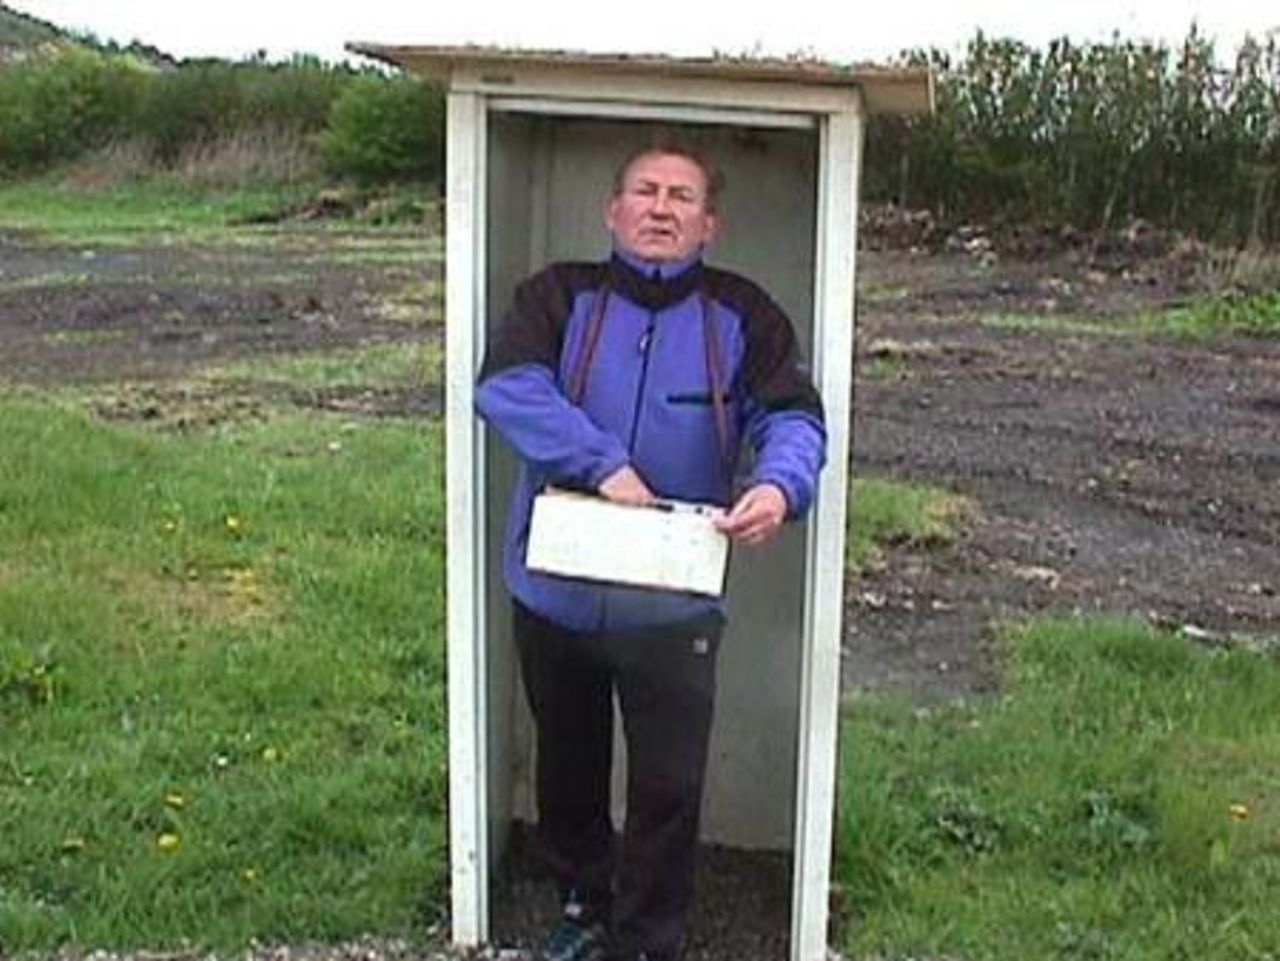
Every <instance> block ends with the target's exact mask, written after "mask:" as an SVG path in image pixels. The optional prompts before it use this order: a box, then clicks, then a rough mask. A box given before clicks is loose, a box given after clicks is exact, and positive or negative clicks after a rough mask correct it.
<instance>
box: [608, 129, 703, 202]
mask: <svg viewBox="0 0 1280 961" xmlns="http://www.w3.org/2000/svg"><path fill="white" fill-rule="evenodd" d="M654 154H660V155H663V156H668V157H683V158H684V159H685V160H688V161H689V162H690V163H692V164H694V165H695V166H696V167H697V168H698V169H699V170H701V171H702V177H703V179H704V180H705V181H706V183H707V198H706V207H707V210H708V211H710V212H712V213H714V212H715V210H716V206H717V204H718V203H719V201H720V194H721V193H722V192H723V191H724V174H722V173H721V172H720V169H719V168H718V167H716V166H715V165H714V164H713V163H711V161H709V160H708V159H707V158H706V156H705V155H704V154H703V153H702V152H701V151H699V150H697V149H695V148H694V147H691V146H689V145H688V144H687V143H685V142H684V141H682V140H679V139H677V138H675V137H668V136H659V137H655V138H653V139H652V140H650V141H649V142H647V143H645V144H643V145H641V146H639V147H636V148H635V149H634V150H632V151H631V152H630V153H628V154H627V155H626V156H625V157H624V158H623V159H622V163H620V164H618V167H617V169H616V170H614V172H613V196H615V197H617V196H619V195H620V194H621V193H622V191H623V189H624V188H625V187H626V181H627V171H629V170H630V169H631V167H632V165H633V164H634V163H635V162H636V161H637V160H639V159H640V158H641V157H650V156H653V155H654Z"/></svg>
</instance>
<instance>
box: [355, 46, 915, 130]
mask: <svg viewBox="0 0 1280 961" xmlns="http://www.w3.org/2000/svg"><path fill="white" fill-rule="evenodd" d="M346 49H347V50H348V51H350V52H351V53H356V54H360V55H361V56H365V57H371V58H372V59H374V60H379V61H381V62H383V63H387V64H391V65H392V66H396V67H402V68H404V69H406V70H409V71H412V72H413V73H417V74H421V75H423V76H426V77H428V78H430V79H432V80H436V81H438V82H440V83H443V84H448V82H449V79H450V77H451V76H452V75H453V73H454V71H455V70H457V69H458V68H459V67H472V68H479V69H485V68H493V69H502V68H508V69H509V68H511V67H513V66H528V67H536V68H540V69H550V70H563V71H569V70H583V69H593V70H601V71H604V72H607V73H612V74H629V75H633V76H635V75H646V74H649V75H653V74H662V75H664V76H667V77H672V78H681V77H687V78H690V79H694V78H697V79H714V80H738V81H743V82H763V81H772V82H781V83H798V84H805V85H812V86H828V87H832V86H838V87H858V88H860V89H861V90H862V93H863V97H864V99H865V102H866V107H867V110H868V112H870V113H889V114H927V113H932V112H933V110H934V96H935V95H934V77H933V72H932V71H931V70H930V69H929V68H928V67H885V66H878V65H849V66H846V65H841V64H832V63H828V62H825V61H819V60H810V59H801V58H795V59H768V58H757V57H748V56H743V57H700V58H682V57H669V56H663V55H658V54H628V53H585V52H582V51H572V50H525V49H515V48H507V47H491V46H481V45H473V46H455V47H444V46H418V45H391V44H377V43H348V44H347V45H346Z"/></svg>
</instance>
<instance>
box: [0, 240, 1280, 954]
mask: <svg viewBox="0 0 1280 961" xmlns="http://www.w3.org/2000/svg"><path fill="white" fill-rule="evenodd" d="M890 233H891V231H881V232H879V233H876V232H870V233H869V235H868V240H869V243H868V246H869V247H870V248H872V249H868V250H867V251H866V252H864V254H863V255H862V257H861V260H860V278H859V286H860V292H861V293H860V307H859V328H858V329H859V333H858V343H859V354H858V362H857V382H856V395H855V409H856V414H855V417H854V461H855V467H856V469H857V470H859V471H860V472H864V473H874V474H879V475H887V476H893V477H897V478H904V479H912V480H918V481H925V482H929V483H932V484H936V485H940V486H943V487H946V488H949V489H951V490H954V491H957V492H959V493H961V494H963V495H965V496H966V497H968V498H970V499H972V501H973V503H974V504H975V505H976V511H975V513H974V515H973V517H972V518H971V519H970V520H969V521H968V522H967V523H966V525H965V534H964V536H963V537H962V538H961V539H960V540H959V541H958V542H957V543H955V544H953V545H951V546H946V547H938V546H928V545H921V546H912V545H900V546H898V547H896V548H894V549H892V550H891V551H889V552H888V554H887V556H886V559H885V563H884V564H883V566H882V567H881V568H879V569H877V570H875V571H873V572H871V573H869V574H867V575H865V576H863V577H862V578H860V579H859V580H857V581H855V582H851V583H850V585H849V589H848V592H847V607H848V614H849V616H848V619H847V622H848V626H847V637H846V652H845V653H846V656H845V659H844V677H843V684H844V689H845V691H846V693H847V695H848V696H850V697H855V696H857V694H858V693H859V692H861V691H868V690H894V691H900V692H904V693H906V694H907V695H908V696H910V697H911V698H913V699H915V700H917V701H920V702H927V701H931V700H937V699H940V698H954V697H968V696H975V695H980V694H981V693H983V692H985V691H989V690H991V689H992V688H993V687H994V685H995V684H996V672H995V670H994V667H993V664H994V660H993V651H992V645H991V641H992V639H993V628H994V627H995V625H997V624H999V623H1000V622H1002V621H1008V620H1016V619H1019V618H1023V617H1026V616H1027V615H1029V614H1033V613H1036V612H1046V611H1052V612H1077V611H1083V612H1106V613H1116V614H1128V615H1136V616H1138V617H1141V618H1148V619H1151V620H1153V621H1155V622H1157V623H1160V624H1165V625H1170V626H1174V627H1178V628H1180V629H1183V630H1184V631H1186V632H1187V633H1189V634H1190V635H1192V636H1195V637H1199V638H1201V639H1203V640H1204V641H1205V642H1206V643H1214V644H1231V645H1236V644H1244V645H1258V646H1272V645H1274V644H1275V642H1276V639H1277V638H1280V550H1278V548H1280V343H1277V342H1275V341H1263V340H1246V339H1236V338H1226V339H1220V340H1215V341H1212V342H1207V343H1205V342H1199V343H1197V342H1188V341H1179V340H1176V339H1172V338H1160V337H1154V336H1145V337H1136V336H1120V335H1109V334H1099V333H1096V332H1094V333H1090V332H1081V331H1080V330H1078V329H1076V328H1074V327H1072V326H1071V324H1070V323H1066V322H1065V321H1069V320H1070V319H1072V318H1090V319H1095V320H1098V319H1101V320H1103V321H1107V320H1108V319H1109V318H1119V317H1122V316H1124V315H1126V314H1131V313H1132V312H1134V311H1137V310H1140V309H1143V308H1147V307H1157V306H1161V305H1168V304H1176V303H1180V302H1183V301H1185V300H1187V299H1189V298H1191V297H1192V296H1193V295H1194V294H1195V293H1196V292H1197V291H1198V290H1199V289H1200V288H1201V286H1202V284H1203V276H1204V266H1205V265H1204V263H1203V258H1202V257H1201V256H1200V255H1199V254H1197V253H1196V252H1195V251H1194V250H1192V251H1188V250H1185V249H1178V248H1175V247H1170V245H1168V244H1164V245H1159V244H1157V245H1156V246H1155V249H1151V248H1150V247H1149V246H1148V247H1143V245H1142V244H1132V243H1131V244H1128V245H1126V244H1124V243H1117V244H1111V245H1097V244H1094V245H1090V246H1082V245H1080V244H1075V243H1056V242H1054V243H1048V244H1031V245H1023V248H1022V249H1021V250H1020V251H1019V250H1015V252H1014V253H1012V254H1010V253H1008V252H1006V253H997V252H996V251H995V250H994V249H992V247H991V245H990V244H988V243H987V242H985V240H983V239H982V238H980V237H979V238H976V239H975V238H965V237H961V238H960V239H959V241H958V242H955V243H950V244H939V245H935V247H936V248H937V249H933V250H931V251H927V252H922V251H920V250H918V249H916V248H913V247H912V246H911V243H910V242H909V241H905V242H899V241H895V240H894V238H893V237H891V236H889V234H890ZM334 236H337V235H334ZM405 239H406V240H407V241H408V242H409V243H410V245H412V241H413V237H412V235H410V236H408V237H406V238H405ZM420 239H421V240H422V242H423V244H424V247H425V243H426V238H425V237H421V238H420ZM335 242H337V241H335V240H334V239H333V238H332V237H330V238H328V239H325V238H315V237H311V238H307V239H306V241H305V242H301V241H291V240H289V239H288V238H285V240H284V241H282V242H281V243H279V244H272V245H267V246H263V245H247V246H244V247H225V246H224V247H216V248H214V247H211V248H201V247H199V246H168V247H154V248H137V249H131V248H117V247H111V248H104V249H96V250H94V249H84V248H68V247H57V248H50V247H44V246H40V245H38V244H35V243H34V242H33V241H31V240H30V239H29V238H24V237H23V236H20V235H17V234H12V233H10V234H7V235H6V234H4V233H3V232H0V345H3V347H2V349H0V382H5V381H7V382H9V383H11V384H28V385H34V386H36V387H39V388H51V387H61V386H71V385H84V384H97V385H102V384H109V383H114V382H119V381H131V382H134V383H135V384H142V385H144V392H145V396H146V397H147V398H148V400H147V401H146V403H145V404H142V405H135V406H129V405H125V406H124V407H123V408H120V409H108V410H104V413H106V414H108V415H110V416H135V417H140V418H152V417H156V418H163V417H164V415H165V410H164V408H165V406H166V405H167V404H170V403H175V404H177V403H189V402H190V401H191V399H192V391H191V388H190V386H189V375H190V374H192V373H193V372H195V371H197V370H198V369H199V368H200V367H202V366H203V365H208V364H211V363H221V362H225V361H229V360H233V359H242V358H252V357H260V356H262V355H263V354H265V353H268V352H296V351H304V350H314V349H322V348H331V347H343V346H352V345H357V344H365V343H370V342H387V341H395V340H403V339H410V338H427V337H438V336H439V334H438V329H435V328H432V327H431V325H424V324H423V323H422V322H421V320H422V318H421V316H419V317H418V322H406V318H405V313H406V311H407V312H408V313H409V314H412V313H413V312H414V311H415V310H417V311H419V313H421V312H424V311H426V310H428V309H429V308H428V305H427V304H426V303H425V302H424V301H422V299H421V298H419V299H418V300H417V301H416V302H415V301H414V300H413V298H410V299H409V301H408V302H405V301H404V293H403V292H404V290H405V289H406V288H407V287H410V288H411V287H412V285H413V284H414V283H415V282H416V283H418V284H422V283H424V282H428V281H438V280H439V263H438V261H433V262H428V260H427V258H426V257H425V256H424V257H423V258H422V260H421V262H420V263H412V262H410V263H405V262H395V263H392V264H390V265H387V264H377V263H374V264H370V263H363V264H362V263H354V262H350V258H348V259H347V260H343V259H342V258H335V257H331V256H326V250H325V246H326V244H332V243H335ZM1019 253H1021V254H1022V255H1023V256H1019V255H1018V254H1019ZM397 298H399V301H397ZM397 302H399V308H398V309H389V308H388V304H389V303H390V304H392V305H393V307H394V305H395V304H396V303H397ZM993 317H1003V318H1004V320H1005V323H1003V324H993V323H991V322H990V320H991V318H993ZM1028 318H1029V319H1028ZM411 320H412V318H411ZM1050 322H1052V323H1050ZM203 389H205V390H209V389H213V388H207V387H206V388H203ZM227 389H231V388H227ZM236 389H240V390H245V389H248V390H252V387H249V388H245V387H243V386H242V387H239V388H236ZM370 398H371V399H370ZM196 399H197V400H199V399H200V398H199V397H197V398H196ZM206 399H207V398H206ZM293 400H294V401H295V402H296V401H297V400H298V398H293ZM302 400H303V401H304V402H309V403H313V404H315V405H317V406H332V405H333V404H334V403H335V402H339V401H342V400H344V399H343V398H336V399H335V398H334V397H333V396H332V395H330V394H326V393H325V392H323V391H320V392H314V393H312V394H309V395H308V396H306V397H304V398H302ZM365 401H366V403H365V404H364V407H363V409H362V408H361V407H360V405H359V404H357V405H356V412H357V413H360V412H363V413H368V414H381V413H396V412H409V413H426V412H431V411H434V410H438V408H439V397H438V395H437V394H434V393H433V392H432V391H430V390H423V391H419V392H413V391H405V392H400V393H395V394H391V395H386V394H375V393H370V394H369V395H367V396H366V397H365ZM345 409H351V408H350V407H349V406H348V407H347V408H345ZM718 858H719V855H713V856H712V857H711V858H710V860H711V861H717V860H718ZM752 871H756V872H757V873H760V874H761V875H762V876H764V875H768V877H769V878H771V879H772V880H770V881H768V882H767V883H762V884H761V885H757V886H756V887H758V888H759V889H760V890H759V892H757V893H759V895H760V896H759V897H758V898H756V899H755V900H754V901H753V900H752V897H754V895H753V896H752V897H747V896H746V895H745V894H744V891H747V889H748V888H750V889H751V890H752V891H754V890H755V888H754V887H752V886H751V885H746V887H744V886H743V884H741V883H737V882H738V881H739V880H740V879H741V877H743V872H746V873H750V872H752ZM722 876H723V878H730V879H733V880H734V883H729V884H724V883H719V882H717V881H716V880H715V879H716V878H722ZM704 877H705V878H710V879H711V880H709V881H708V880H704V882H703V885H704V893H705V894H707V895H708V896H707V897H704V898H703V901H702V902H701V905H702V906H701V907H700V911H701V912H702V914H703V915H705V917H704V919H703V920H702V921H698V922H695V931H694V935H693V936H694V938H695V944H694V946H693V948H694V951H693V956H694V957H697V958H699V959H702V958H712V957H729V956H732V955H730V954H727V953H725V951H722V950H718V949H717V950H714V951H713V950H711V949H710V948H709V947H708V946H709V945H710V944H712V943H716V944H723V943H726V942H731V941H733V937H741V938H745V939H746V940H745V941H738V942H734V944H736V947H732V950H733V951H737V952H738V954H737V956H738V957H742V956H747V955H750V956H752V957H756V958H758V959H761V961H767V959H768V958H771V957H774V956H777V957H778V958H781V957H783V956H784V955H785V935H784V934H783V932H784V929H785V917H786V914H787V903H786V896H785V890H786V887H787V884H788V882H787V880H786V879H787V877H788V872H787V869H786V865H785V864H781V865H778V864H773V863H768V864H766V863H763V862H762V863H761V864H760V865H756V866H754V867H752V866H746V867H743V866H742V865H737V866H735V867H733V868H732V870H728V871H717V870H714V869H711V870H708V871H707V872H705V874H704ZM723 878H722V879H723ZM519 883H523V882H517V884H519ZM514 890H516V892H517V894H518V888H517V889H514ZM780 892H781V893H780ZM713 902H714V903H713ZM513 903H516V904H527V905H528V908H527V913H529V914H530V916H531V917H532V916H535V915H536V916H539V917H540V916H541V915H542V914H545V910H544V909H545V907H546V906H545V905H542V906H541V907H539V906H538V905H539V904H540V903H541V902H539V901H538V900H537V898H535V897H533V896H530V898H529V899H527V900H526V899H523V898H521V897H518V896H517V897H516V898H515V901H514V902H513ZM744 905H745V907H744ZM751 905H755V906H754V907H752V906H751ZM761 905H764V906H763V907H761ZM700 916H702V915H700ZM726 918H728V919H733V918H738V922H734V923H729V924H727V925H726V924H725V919H726ZM706 919H711V920H706ZM717 919H718V920H717ZM753 921H754V922H757V923H756V925H755V929H754V930H749V928H750V926H751V924H752V922H753ZM499 923H500V924H506V925H509V926H510V927H511V929H512V930H513V931H514V932H515V934H513V938H514V939H515V940H519V938H520V934H519V932H520V931H521V930H523V928H524V927H525V926H526V922H524V921H521V919H520V918H518V917H517V918H514V919H513V918H511V917H507V918H506V919H505V920H504V919H499ZM739 928H742V930H739ZM725 931H732V932H734V934H733V937H728V936H726V935H724V932H725ZM717 932H720V933H717ZM747 945H751V947H749V948H748V947H746V946H747Z"/></svg>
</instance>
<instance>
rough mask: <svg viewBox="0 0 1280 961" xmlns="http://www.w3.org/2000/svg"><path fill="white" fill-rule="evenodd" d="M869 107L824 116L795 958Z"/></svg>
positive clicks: (817, 929)
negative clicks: (864, 117)
mask: <svg viewBox="0 0 1280 961" xmlns="http://www.w3.org/2000/svg"><path fill="white" fill-rule="evenodd" d="M860 144H861V115H860V113H859V112H857V111H856V110H849V111H846V112H843V113H839V114H834V115H832V116H829V117H827V118H825V120H824V121H823V124H822V128H821V148H820V149H821V161H820V164H819V171H820V172H819V187H818V237H817V245H818V246H817V256H816V262H817V271H816V273H817V276H816V278H815V290H814V305H815V308H816V309H815V312H814V333H813V341H814V364H815V368H814V376H815V379H816V381H817V384H818V390H819V391H820V392H821V394H822V400H823V404H824V406H825V412H826V419H827V431H828V435H827V439H828V450H827V466H826V468H825V470H824V472H823V476H822V479H821V482H820V484H819V488H818V496H817V502H816V504H815V506H814V511H813V517H812V520H811V521H810V523H809V526H808V544H807V551H808V564H807V567H808V572H809V577H808V592H807V594H806V597H805V612H804V633H803V637H804V651H803V653H802V658H801V676H800V685H801V687H800V712H801V716H800V745H799V752H798V755H799V757H798V761H797V772H796V773H797V776H796V793H797V797H796V836H795V866H794V871H795V875H794V878H793V880H792V899H793V900H792V910H791V961H825V959H826V957H827V923H828V914H829V904H828V901H829V888H830V881H831V845H832V837H833V826H832V822H833V818H834V812H835V793H836V765H837V756H836V750H837V749H836V744H837V735H838V733H839V726H840V646H841V644H840V642H841V620H842V618H841V615H842V610H843V595H844V551H845V514H846V506H847V487H848V468H847V465H848V457H849V442H850V438H849V426H848V425H849V410H850V398H851V395H852V385H853V334H854V331H853V311H854V270H855V266H856V265H855V258H856V251H857V222H858V220H857V203H858V199H857V189H858V172H859V169H858V165H859V161H860Z"/></svg>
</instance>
